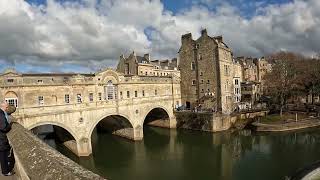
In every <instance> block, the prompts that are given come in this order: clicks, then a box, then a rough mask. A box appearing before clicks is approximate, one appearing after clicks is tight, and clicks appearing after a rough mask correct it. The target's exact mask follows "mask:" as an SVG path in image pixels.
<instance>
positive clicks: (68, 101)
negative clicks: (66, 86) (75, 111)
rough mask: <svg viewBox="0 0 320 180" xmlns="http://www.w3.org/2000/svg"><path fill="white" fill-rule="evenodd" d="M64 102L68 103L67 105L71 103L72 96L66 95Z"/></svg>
mask: <svg viewBox="0 0 320 180" xmlns="http://www.w3.org/2000/svg"><path fill="white" fill-rule="evenodd" d="M64 102H65V103H67V104H69V103H70V96H69V94H65V95H64Z"/></svg>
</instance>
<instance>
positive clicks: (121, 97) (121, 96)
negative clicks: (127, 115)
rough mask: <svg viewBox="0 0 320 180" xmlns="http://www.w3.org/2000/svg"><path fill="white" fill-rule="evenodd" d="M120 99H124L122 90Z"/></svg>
mask: <svg viewBox="0 0 320 180" xmlns="http://www.w3.org/2000/svg"><path fill="white" fill-rule="evenodd" d="M120 99H123V95H122V91H120Z"/></svg>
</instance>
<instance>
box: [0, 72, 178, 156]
mask: <svg viewBox="0 0 320 180" xmlns="http://www.w3.org/2000/svg"><path fill="white" fill-rule="evenodd" d="M9 80H10V81H9ZM0 82H1V83H2V84H1V83H0V85H1V86H0V99H2V98H3V99H6V100H7V101H8V103H9V104H11V105H14V106H16V107H17V111H16V112H15V113H14V114H13V116H14V117H15V118H16V119H17V121H18V122H19V123H20V124H22V125H23V126H24V127H25V128H27V129H29V130H37V129H38V128H41V127H43V126H44V125H52V126H53V128H54V131H55V132H56V135H58V136H59V139H61V140H63V142H64V145H65V146H67V147H68V148H69V149H70V150H71V151H73V152H74V153H76V154H77V155H78V156H88V155H90V154H91V153H92V143H91V141H92V138H91V137H92V136H95V135H96V133H97V131H109V132H111V133H112V134H115V135H119V136H122V137H125V138H128V139H132V140H142V139H143V126H144V125H145V124H147V123H148V124H150V125H154V126H161V127H166V128H173V127H175V126H176V118H175V116H174V114H173V110H174V107H176V106H179V105H181V95H180V78H179V77H174V76H165V77H144V76H125V75H123V74H121V73H118V72H116V71H113V70H111V69H107V70H104V71H101V72H97V73H95V74H82V75H80V74H77V75H68V74H49V75H48V74H17V73H14V72H8V73H6V74H2V75H0ZM67 132H68V133H67Z"/></svg>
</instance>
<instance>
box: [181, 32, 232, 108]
mask: <svg viewBox="0 0 320 180" xmlns="http://www.w3.org/2000/svg"><path fill="white" fill-rule="evenodd" d="M179 59H180V62H179V67H180V73H181V98H182V103H183V104H184V105H186V107H187V108H194V107H196V106H198V105H199V104H202V103H203V102H204V101H205V100H206V99H210V102H212V103H211V104H212V105H211V107H206V108H212V109H213V110H215V111H218V112H220V111H221V112H223V113H226V114H228V113H230V112H231V111H232V108H233V97H234V96H233V83H232V82H233V60H232V52H231V50H230V49H229V48H228V46H227V45H226V44H225V43H224V42H223V39H222V36H217V37H210V36H208V34H207V30H206V29H203V30H202V31H201V36H200V37H199V38H198V39H197V40H193V39H192V34H191V33H188V34H185V35H183V36H182V37H181V47H180V50H179Z"/></svg>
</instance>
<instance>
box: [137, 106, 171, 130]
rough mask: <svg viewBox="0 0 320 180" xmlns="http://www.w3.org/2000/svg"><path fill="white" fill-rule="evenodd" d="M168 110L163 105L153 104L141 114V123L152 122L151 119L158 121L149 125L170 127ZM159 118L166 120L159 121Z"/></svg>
mask: <svg viewBox="0 0 320 180" xmlns="http://www.w3.org/2000/svg"><path fill="white" fill-rule="evenodd" d="M170 115H171V114H170V111H168V109H167V108H165V107H163V106H155V107H152V108H150V109H149V110H148V111H146V113H145V115H144V116H143V117H144V118H143V121H142V125H145V124H146V123H152V121H158V122H155V123H153V124H150V125H154V126H160V127H170V120H171V116H170ZM161 120H166V122H161Z"/></svg>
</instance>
